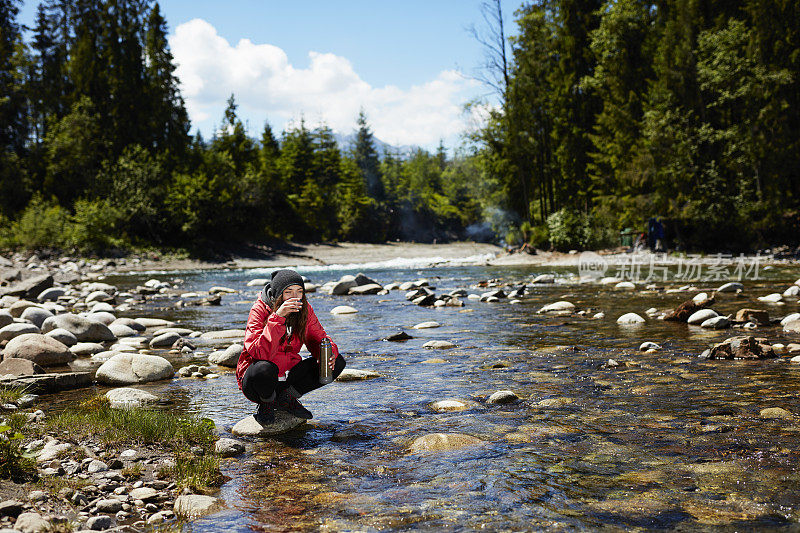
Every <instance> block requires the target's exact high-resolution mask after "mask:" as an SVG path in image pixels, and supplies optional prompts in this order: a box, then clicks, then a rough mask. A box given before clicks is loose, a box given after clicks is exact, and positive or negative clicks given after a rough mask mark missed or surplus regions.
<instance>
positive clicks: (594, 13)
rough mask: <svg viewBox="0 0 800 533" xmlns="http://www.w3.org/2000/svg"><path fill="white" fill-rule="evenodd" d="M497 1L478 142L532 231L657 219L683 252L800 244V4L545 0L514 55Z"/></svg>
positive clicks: (577, 241)
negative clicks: (485, 116) (486, 112)
mask: <svg viewBox="0 0 800 533" xmlns="http://www.w3.org/2000/svg"><path fill="white" fill-rule="evenodd" d="M485 7H487V8H488V11H487V12H486V13H487V15H489V16H488V20H489V21H490V22H491V23H492V24H490V26H491V27H490V28H489V29H490V30H491V31H490V32H489V33H488V34H487V35H486V38H485V40H484V42H485V44H486V45H487V50H489V51H490V62H489V63H490V65H491V67H492V72H491V73H492V74H493V75H494V76H493V77H491V78H490V80H491V81H493V82H494V86H495V87H496V89H497V93H498V94H499V96H500V99H501V105H500V106H499V108H498V109H497V110H496V111H495V112H493V113H492V116H491V119H490V121H489V124H488V126H487V127H486V128H485V129H484V130H482V131H481V132H480V134H479V135H478V136H477V141H478V142H479V144H480V145H481V146H482V147H483V149H482V162H483V169H484V170H485V172H486V173H487V175H489V176H493V177H494V178H495V179H496V180H497V182H498V183H499V185H500V187H501V190H502V191H503V194H502V195H501V198H502V204H503V205H505V206H506V207H507V208H508V209H509V210H511V211H512V212H514V213H515V214H516V215H517V217H518V220H519V222H522V223H523V225H522V229H523V230H524V233H526V235H525V238H528V239H532V240H534V241H539V242H541V241H543V240H547V239H548V238H549V239H550V240H552V241H554V243H557V244H559V245H561V246H563V247H572V246H592V245H593V244H595V245H596V244H599V243H602V242H608V241H609V237H613V233H610V232H615V231H617V230H619V229H621V228H624V227H633V228H636V229H639V230H643V229H645V227H646V221H647V220H648V218H650V217H654V216H660V217H662V218H663V219H664V221H665V222H666V224H665V225H666V227H667V231H668V237H670V236H671V237H672V239H671V240H672V242H673V244H676V243H677V244H682V245H683V246H686V247H694V248H701V249H709V250H713V249H720V248H729V249H739V248H752V247H756V246H760V245H764V244H775V243H793V244H797V243H798V239H800V112H798V109H800V2H796V1H793V0H769V1H762V0H702V1H698V0H658V1H643V0H612V1H607V2H604V1H601V0H538V1H536V2H531V3H526V4H525V5H524V6H523V7H522V8H520V10H519V11H518V12H517V13H516V23H517V25H518V32H517V33H518V34H517V35H516V36H515V37H514V38H513V39H511V45H510V48H507V47H506V44H505V43H506V40H505V36H504V35H503V31H502V29H503V28H502V26H501V25H500V24H499V22H500V21H501V20H502V19H501V18H500V17H498V15H501V12H500V4H499V2H497V1H492V2H490V3H488V4H486V6H485ZM518 234H519V235H521V233H519V232H518ZM670 234H671V235H670Z"/></svg>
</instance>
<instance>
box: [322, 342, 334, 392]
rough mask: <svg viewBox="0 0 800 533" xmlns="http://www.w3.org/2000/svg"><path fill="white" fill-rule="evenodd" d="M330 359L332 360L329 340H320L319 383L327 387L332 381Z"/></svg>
mask: <svg viewBox="0 0 800 533" xmlns="http://www.w3.org/2000/svg"><path fill="white" fill-rule="evenodd" d="M331 359H333V348H332V347H331V340H330V339H322V342H321V343H320V344H319V382H320V384H322V385H327V384H328V383H330V382H331V381H333V371H332V370H331V367H330V364H331Z"/></svg>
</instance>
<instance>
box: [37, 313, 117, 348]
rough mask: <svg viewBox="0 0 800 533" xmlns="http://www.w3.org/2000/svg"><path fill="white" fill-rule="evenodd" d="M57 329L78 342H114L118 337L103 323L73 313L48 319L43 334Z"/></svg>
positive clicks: (43, 327) (43, 326)
mask: <svg viewBox="0 0 800 533" xmlns="http://www.w3.org/2000/svg"><path fill="white" fill-rule="evenodd" d="M57 328H62V329H65V330H67V331H69V332H70V333H72V334H73V335H75V338H76V339H78V342H103V341H113V340H116V337H115V336H114V334H113V333H112V332H111V330H110V329H108V326H106V325H105V324H103V323H102V322H98V321H96V320H91V319H89V318H86V317H82V316H78V315H75V314H72V313H65V314H63V315H56V316H53V317H50V318H48V319H47V320H45V321H44V323H43V324H42V332H44V333H47V332H48V331H52V330H54V329H57Z"/></svg>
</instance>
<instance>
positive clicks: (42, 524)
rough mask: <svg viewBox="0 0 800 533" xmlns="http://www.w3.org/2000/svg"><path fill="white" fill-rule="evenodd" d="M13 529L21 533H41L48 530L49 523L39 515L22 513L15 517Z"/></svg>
mask: <svg viewBox="0 0 800 533" xmlns="http://www.w3.org/2000/svg"><path fill="white" fill-rule="evenodd" d="M14 529H15V530H17V531H20V532H21V533H41V532H43V531H47V530H48V529H50V522H48V521H47V520H45V519H44V518H42V515H40V514H39V513H22V514H21V515H19V516H18V517H17V521H16V522H15V523H14Z"/></svg>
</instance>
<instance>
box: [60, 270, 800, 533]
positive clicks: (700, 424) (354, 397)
mask: <svg viewBox="0 0 800 533" xmlns="http://www.w3.org/2000/svg"><path fill="white" fill-rule="evenodd" d="M548 271H549V272H553V273H555V274H557V275H561V276H566V275H568V274H572V273H573V272H574V269H568V268H563V269H558V268H556V269H541V268H540V269H532V268H510V267H509V268H499V267H475V266H473V267H448V268H437V269H424V270H412V269H374V270H370V271H368V272H367V274H368V275H369V276H370V277H373V278H374V279H376V280H378V281H379V282H381V283H384V284H385V283H388V282H390V281H409V280H414V279H419V278H428V279H429V280H430V281H431V284H432V285H435V286H436V287H437V293H440V292H448V291H450V290H452V289H455V288H465V289H467V290H468V291H469V292H475V293H478V294H480V293H481V292H483V291H485V290H487V289H477V288H474V287H473V286H474V284H476V283H477V282H479V281H481V280H486V279H490V278H499V279H501V280H502V281H508V282H524V281H528V280H530V279H531V276H532V275H534V274H540V273H544V272H548ZM344 273H355V272H354V271H350V270H321V271H319V270H318V271H315V272H309V273H307V275H308V276H309V277H310V278H311V279H312V281H313V282H315V283H318V284H321V283H324V282H325V281H328V280H330V279H338V278H339V276H341V275H342V274H344ZM763 274H766V276H767V279H765V280H762V281H755V282H753V281H751V282H747V283H746V290H745V292H744V294H743V295H742V296H739V297H736V296H720V297H718V303H717V304H716V305H715V306H714V308H715V309H716V310H717V311H719V312H720V313H721V314H727V313H733V312H735V311H736V310H737V309H739V308H742V307H753V308H761V309H768V310H769V311H770V315H771V316H773V317H777V316H784V315H786V314H788V313H790V312H795V311H798V310H800V307H799V306H798V304H797V303H796V301H794V302H792V303H789V304H787V305H781V306H776V305H772V304H765V303H763V302H758V301H757V300H756V297H757V296H762V295H765V294H768V293H771V292H782V291H783V290H784V289H785V288H786V287H787V286H788V285H789V284H790V283H792V282H793V281H794V280H796V279H797V278H798V277H800V272H799V271H798V269H796V268H795V269H793V270H792V269H775V270H771V271H767V272H763V273H762V275H763ZM264 275H265V273H264V272H263V271H256V272H254V271H242V270H233V271H204V272H182V273H178V274H175V273H171V274H160V275H155V276H152V277H157V278H159V279H167V280H171V279H173V278H175V277H180V278H182V279H183V280H185V282H184V283H183V284H182V285H181V289H182V290H185V291H200V290H207V289H208V288H210V287H212V286H215V285H224V286H228V287H232V288H236V289H240V290H242V291H243V292H242V293H241V294H239V295H225V296H224V297H223V305H222V306H221V307H202V308H188V309H175V308H174V307H170V305H171V300H160V301H159V300H155V301H153V302H148V304H147V306H146V307H145V309H144V310H137V311H136V312H134V313H130V314H129V316H159V317H164V318H170V319H172V320H175V321H177V322H179V323H180V324H181V325H184V326H188V327H193V328H196V329H200V330H203V331H208V330H218V329H228V328H243V327H244V324H245V321H246V318H247V313H248V312H249V309H250V305H251V302H252V300H253V299H254V298H255V296H256V293H257V288H255V287H253V288H248V287H246V286H245V285H246V283H247V281H249V280H250V279H253V278H258V277H264ZM149 277H151V276H144V277H142V276H125V277H119V278H109V280H108V281H109V282H110V283H115V284H117V285H118V286H120V287H121V288H125V287H126V286H132V285H135V284H137V283H140V282H142V281H143V280H144V279H147V278H149ZM719 284H720V283H719V282H713V283H697V284H696V285H697V287H699V288H701V289H712V288H714V287H716V286H718V285H719ZM677 285H678V284H674V285H672V284H670V285H668V287H675V286H677ZM529 289H530V290H531V292H530V293H529V294H528V295H527V296H526V297H525V298H524V299H523V301H522V303H520V304H516V305H512V304H509V302H508V301H507V300H502V301H501V302H498V303H480V302H477V301H472V300H467V299H466V298H464V299H463V300H464V302H465V303H466V307H463V308H440V309H427V308H420V307H417V306H415V305H413V304H411V303H410V302H407V301H406V300H405V298H404V297H403V292H401V291H393V292H392V293H391V294H390V295H387V296H360V297H355V296H327V295H324V294H320V293H314V294H311V295H309V299H310V301H311V303H312V305H313V306H314V308H315V310H316V312H317V314H318V315H319V317H320V320H321V321H322V323H323V326H324V327H325V328H326V330H327V331H328V333H329V334H330V335H331V336H332V337H333V338H334V339H335V341H336V342H337V343H338V345H339V347H340V349H341V350H342V351H343V353H344V354H345V357H346V359H347V361H348V366H349V367H350V368H359V369H369V370H375V371H377V372H379V373H380V374H382V376H383V377H382V378H379V379H373V380H369V381H363V382H349V383H338V382H337V383H334V384H332V385H329V386H326V387H324V388H322V389H320V390H318V391H315V392H313V393H311V394H309V395H308V396H306V397H304V399H303V403H304V404H305V405H306V406H307V407H308V408H309V409H311V410H312V411H313V413H314V420H313V421H312V423H311V424H309V425H308V426H307V427H306V428H304V429H302V430H299V431H296V432H293V433H291V434H288V435H285V436H283V437H282V438H280V439H278V440H264V441H256V442H254V450H253V452H252V453H248V454H247V455H246V456H244V457H240V458H237V459H233V460H226V461H225V463H224V472H225V473H226V474H227V475H228V476H230V477H231V478H232V480H231V481H230V482H228V483H227V484H226V485H225V486H224V487H223V488H222V491H221V492H222V496H223V497H224V498H225V499H226V500H227V501H228V503H229V505H230V510H228V511H226V512H223V513H220V514H218V515H215V516H212V517H208V518H205V519H202V520H198V521H196V522H194V523H193V524H192V525H191V531H193V532H205V531H208V532H211V531H253V530H256V531H262V530H263V531H281V530H298V529H300V530H302V529H308V530H317V529H320V528H326V527H327V528H330V529H332V530H342V529H345V530H381V531H384V530H390V531H391V530H408V529H426V530H436V531H456V530H459V531H460V530H474V529H479V528H485V529H489V530H503V529H509V530H537V529H548V530H580V529H586V528H590V529H611V530H613V529H631V528H644V529H679V530H686V529H691V530H709V531H729V530H730V531H733V530H742V529H750V528H758V529H779V530H796V529H797V520H798V518H800V511H798V509H800V507H799V506H798V503H800V490H798V488H799V487H800V471H799V470H798V466H800V457H798V456H799V455H800V451H798V450H797V442H798V432H799V431H800V423H798V421H797V420H795V421H792V420H763V419H761V418H760V417H759V412H760V410H761V409H763V408H766V407H776V406H777V407H783V408H785V409H788V410H789V411H792V412H793V413H797V414H798V415H800V398H798V394H797V391H798V386H799V385H800V365H794V364H790V363H788V358H787V357H785V356H784V357H783V358H781V359H777V360H767V361H760V362H737V361H721V362H712V361H703V360H699V359H697V357H696V355H697V354H699V353H700V352H701V351H702V350H703V349H705V348H707V347H708V346H709V345H710V344H711V343H714V342H719V341H721V340H722V339H724V338H725V337H727V336H731V335H735V334H739V333H740V330H724V331H705V330H702V329H701V328H699V327H692V326H687V325H686V324H675V323H669V322H662V321H656V320H648V322H647V324H646V325H644V326H639V327H621V326H618V325H617V324H616V322H615V321H616V318H617V317H618V316H620V315H621V314H623V313H626V312H630V311H633V312H637V313H639V314H641V315H643V316H644V311H645V310H646V309H648V308H650V307H657V308H659V309H667V308H673V307H675V306H677V305H678V304H679V303H680V302H682V301H684V300H686V299H689V298H690V297H691V296H692V295H693V294H694V292H684V293H677V294H664V293H663V292H662V293H653V292H640V291H633V292H628V291H618V290H615V289H613V286H606V287H601V286H598V285H577V284H561V283H559V284H555V285H536V286H529ZM561 299H566V300H569V301H571V302H573V303H574V304H575V305H576V306H577V307H578V308H579V309H589V310H591V313H589V314H588V316H591V314H593V313H594V312H596V311H603V312H605V314H606V317H605V318H604V319H601V320H591V319H589V318H584V317H580V316H568V317H558V316H544V315H538V314H535V311H536V310H537V309H538V308H539V307H541V306H542V305H543V304H546V303H551V302H553V301H557V300H561ZM792 300H796V298H793V299H792ZM343 304H346V305H352V306H354V307H356V308H357V309H358V310H359V313H358V314H356V315H343V316H333V315H330V314H329V312H328V311H330V309H332V308H333V307H334V306H337V305H343ZM429 320H436V321H437V322H439V323H441V324H442V327H440V328H435V329H426V330H413V329H411V326H413V325H414V324H417V323H419V322H424V321H429ZM401 328H402V329H405V330H406V331H407V332H408V333H410V334H411V335H412V336H413V337H414V338H413V339H411V340H409V341H406V342H405V343H390V342H385V341H382V340H380V339H382V338H383V337H386V336H387V335H389V334H391V333H394V332H396V331H398V330H399V329H401ZM755 334H756V336H766V337H768V338H769V340H770V341H771V342H784V343H787V342H792V341H794V342H800V338H794V339H793V338H790V337H787V336H785V334H783V333H782V332H781V329H780V328H776V327H773V328H761V329H758V330H756V331H755ZM431 339H442V340H449V341H451V342H453V343H455V344H456V345H457V347H456V348H454V349H451V350H428V349H424V348H422V345H423V344H424V343H425V342H427V341H428V340H431ZM645 340H651V341H655V342H657V343H659V344H661V345H662V346H663V347H664V349H663V350H661V351H659V352H658V353H656V354H647V355H645V354H642V353H640V352H637V348H638V346H639V344H640V343H641V342H643V341H645ZM221 345H222V346H226V345H227V344H225V343H222V344H221ZM200 350H201V351H205V352H206V353H208V352H209V351H211V347H209V346H203V347H201V348H200ZM609 358H613V359H615V360H617V361H618V362H619V363H620V364H621V366H619V367H617V368H614V369H609V368H607V367H605V366H604V363H605V362H606V361H607V360H608V359H609ZM432 359H440V360H442V361H443V362H431V361H430V360H432ZM173 361H174V362H175V363H176V367H177V366H180V365H182V364H183V362H184V361H185V362H188V361H189V360H188V359H175V358H173ZM629 363H630V365H629ZM145 388H147V389H149V390H152V391H154V392H156V393H158V394H161V395H164V396H169V397H170V398H172V399H173V401H174V404H173V407H174V408H176V409H179V410H184V411H186V412H192V413H198V414H202V415H203V416H208V417H210V418H212V419H213V420H214V421H215V422H216V423H217V426H218V427H219V428H221V431H222V432H223V433H226V432H227V431H228V430H229V429H230V427H231V426H232V425H233V424H234V423H235V422H236V421H238V420H239V419H241V418H243V417H245V416H247V415H249V414H251V413H252V412H253V406H252V404H250V403H249V402H248V401H246V400H245V399H244V397H243V396H242V395H241V393H240V392H239V390H238V388H237V386H236V381H235V377H234V376H233V374H232V373H225V374H224V375H223V377H222V378H221V379H218V380H211V381H201V380H193V379H176V380H174V381H172V382H169V383H157V384H150V385H148V386H146V387H145ZM507 389H508V390H512V391H514V392H515V393H517V394H518V395H519V396H520V397H521V398H522V401H519V402H517V403H515V404H512V405H506V406H495V405H489V404H487V403H486V401H485V400H486V397H488V395H490V394H491V393H492V392H495V391H497V390H507ZM93 392H95V391H84V392H83V393H82V394H90V393H93ZM75 397H76V395H74V394H72V395H71V396H70V397H69V399H67V398H64V399H63V401H73V400H74V399H75ZM442 399H458V400H465V401H470V402H473V404H474V407H473V408H471V409H468V410H466V411H460V412H450V413H437V412H434V411H432V410H431V409H430V407H429V404H430V403H431V402H433V401H436V400H442ZM548 399H549V400H552V401H551V402H550V405H549V406H545V405H540V402H541V401H543V400H548ZM432 432H443V433H450V432H453V433H465V434H468V435H472V436H474V437H478V438H480V439H482V440H483V441H484V444H482V445H479V446H471V447H466V448H462V449H460V450H456V451H452V452H444V453H435V454H424V455H414V454H410V453H409V452H408V445H409V444H410V442H412V441H413V440H414V439H415V438H417V437H419V436H422V435H424V434H427V433H432Z"/></svg>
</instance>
